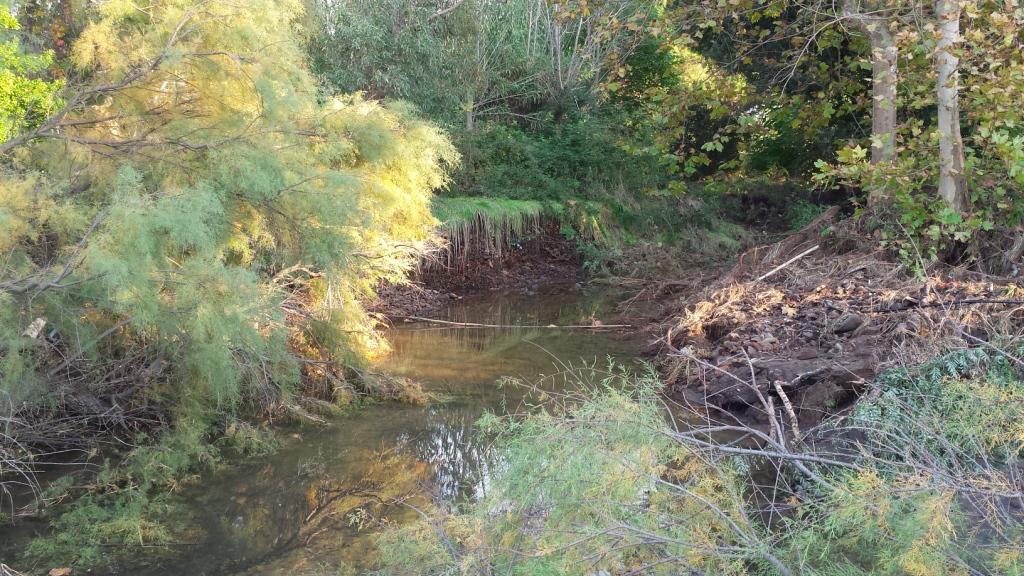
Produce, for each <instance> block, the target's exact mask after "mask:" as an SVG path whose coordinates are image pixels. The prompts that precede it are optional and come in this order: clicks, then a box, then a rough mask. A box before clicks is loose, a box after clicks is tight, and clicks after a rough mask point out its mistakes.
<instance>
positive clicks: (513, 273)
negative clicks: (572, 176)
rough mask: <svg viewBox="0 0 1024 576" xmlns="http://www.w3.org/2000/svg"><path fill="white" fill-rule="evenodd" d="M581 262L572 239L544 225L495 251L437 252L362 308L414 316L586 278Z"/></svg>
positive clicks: (378, 291) (375, 311) (395, 315)
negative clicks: (474, 297)
mask: <svg viewBox="0 0 1024 576" xmlns="http://www.w3.org/2000/svg"><path fill="white" fill-rule="evenodd" d="M582 264H583V262H582V259H581V257H580V254H579V251H578V250H577V248H576V245H575V243H574V242H572V241H570V240H567V239H566V238H564V237H563V236H562V235H561V234H559V233H558V230H557V228H553V227H548V228H545V229H544V230H543V232H542V233H541V234H538V235H536V236H534V237H532V238H530V239H527V240H523V241H521V242H518V243H515V244H514V245H512V246H510V247H508V248H505V249H503V250H502V251H501V252H500V253H499V252H495V251H493V250H468V251H464V252H462V253H460V254H459V256H458V257H454V258H453V257H450V256H449V254H448V253H446V252H441V253H440V254H438V255H437V256H436V257H434V258H433V259H431V260H429V261H425V262H423V263H422V264H421V266H420V268H419V270H417V271H416V273H415V274H413V276H412V278H411V279H410V282H409V283H408V284H401V285H394V284H392V285H385V286H381V287H380V288H379V289H378V290H377V295H378V297H377V299H376V300H375V301H373V302H370V303H368V304H367V308H368V310H369V311H370V312H373V313H377V314H382V315H383V316H385V317H389V318H394V317H399V316H419V315H423V314H424V313H426V312H429V311H431V310H436V309H437V308H438V307H440V306H442V305H443V304H444V303H445V302H447V301H449V300H454V299H459V298H462V297H464V296H467V295H470V294H476V293H480V292H489V291H498V290H510V291H517V292H527V293H529V292H535V291H536V290H537V289H538V288H540V287H541V286H551V285H555V284H566V285H570V286H571V285H573V284H576V283H579V282H583V281H584V280H586V273H585V272H584V270H583V266H582Z"/></svg>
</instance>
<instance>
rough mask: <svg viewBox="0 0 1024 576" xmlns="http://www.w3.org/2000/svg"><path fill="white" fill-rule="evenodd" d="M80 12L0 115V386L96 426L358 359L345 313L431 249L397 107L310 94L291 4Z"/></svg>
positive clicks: (417, 167) (448, 157) (419, 160)
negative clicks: (27, 102) (136, 405)
mask: <svg viewBox="0 0 1024 576" xmlns="http://www.w3.org/2000/svg"><path fill="white" fill-rule="evenodd" d="M2 17H3V18H6V19H7V20H4V22H8V21H9V20H10V14H9V13H8V12H6V11H5V12H4V13H3V15H2ZM86 18H87V21H88V23H87V25H85V26H84V29H83V30H82V32H81V34H80V35H79V36H78V38H77V39H76V40H75V41H74V43H73V46H72V48H71V50H70V61H69V62H68V63H67V67H66V70H67V73H66V78H67V80H66V85H65V86H63V88H62V89H61V90H60V91H59V93H58V94H56V95H55V96H54V97H53V98H54V102H58V101H59V103H60V104H59V105H48V106H44V107H41V108H39V107H37V108H35V109H33V111H32V114H35V111H36V110H46V111H47V112H48V113H47V114H45V115H43V116H41V117H39V116H33V115H32V114H30V113H28V112H23V113H22V114H21V117H20V118H15V119H14V120H13V121H11V120H9V119H5V120H4V122H5V124H4V126H6V127H9V131H8V133H5V134H3V137H5V138H6V141H4V142H3V143H2V144H0V154H2V160H0V162H2V171H0V223H2V227H0V228H2V230H0V391H2V393H3V394H4V395H5V396H10V399H11V402H12V403H13V405H15V406H24V407H31V406H33V405H34V404H35V403H38V402H41V401H43V400H44V399H47V398H53V397H56V398H57V399H58V400H60V401H62V402H64V403H65V404H66V406H67V407H68V408H69V409H78V410H81V411H83V412H85V413H109V409H110V407H111V405H114V406H124V405H125V402H127V401H128V399H129V398H132V397H134V396H136V395H139V394H142V395H144V396H145V395H150V396H152V395H156V397H158V398H163V399H168V400H171V401H174V402H176V403H177V402H178V400H181V399H183V398H188V399H190V400H189V405H199V406H204V405H213V406H217V405H219V406H224V405H225V404H227V403H233V402H237V401H238V400H240V399H245V398H251V399H260V400H266V401H268V402H270V403H271V404H272V403H274V402H275V401H277V400H278V399H280V398H281V397H282V395H283V394H285V393H286V392H287V390H288V389H290V388H293V387H294V386H295V385H296V384H297V383H298V382H299V381H300V380H302V378H301V377H302V375H303V374H304V375H305V376H306V380H309V379H310V378H311V377H314V378H313V379H317V378H318V379H319V381H322V382H323V384H324V386H325V387H326V389H327V390H328V391H330V390H331V387H332V385H333V386H337V385H342V384H344V382H343V381H342V380H341V379H342V378H343V376H342V375H341V374H342V373H341V371H340V368H341V366H342V365H343V364H345V363H353V362H358V361H359V358H363V357H365V356H366V355H367V354H371V353H373V351H374V349H375V348H377V347H379V346H380V344H379V342H378V341H377V340H376V338H375V336H374V334H373V332H372V330H371V329H372V322H371V321H370V319H369V318H368V317H367V315H366V314H365V313H364V311H363V310H362V308H361V306H360V300H361V299H362V298H363V297H365V296H366V295H368V294H369V293H370V292H371V291H372V289H373V287H374V286H375V285H376V284H377V283H378V282H379V281H380V280H382V279H401V278H402V277H403V275H404V273H405V271H406V270H407V269H408V268H409V266H410V265H411V264H412V263H413V261H414V258H415V256H416V254H417V251H418V250H419V249H421V248H422V247H423V246H425V244H426V243H428V242H430V241H431V237H432V228H433V225H434V223H435V222H434V220H433V217H432V216H431V214H430V210H429V202H430V198H431V193H432V190H434V189H436V188H438V187H440V186H443V185H444V184H445V182H446V178H447V176H446V167H447V166H448V165H449V164H450V163H452V162H454V161H455V160H456V156H455V153H454V151H453V148H452V146H451V145H450V143H449V142H448V140H447V139H446V138H445V136H444V135H443V134H442V133H441V132H440V131H439V130H438V129H437V128H435V127H434V126H432V125H430V124H428V123H426V122H423V121H421V120H419V119H417V117H416V115H415V114H414V113H413V111H412V110H411V109H410V108H409V107H407V106H406V105H404V104H401V103H392V104H387V105H384V104H380V103H376V102H369V101H365V100H362V99H361V98H359V97H353V96H344V95H339V96H334V95H330V94H323V93H321V91H320V89H319V86H318V84H317V82H316V81H315V79H314V77H313V76H312V75H311V74H310V72H309V70H308V68H307V67H306V65H305V64H304V62H305V53H304V50H303V45H302V43H301V42H300V40H299V38H300V35H299V33H300V30H299V25H300V22H301V21H302V3H301V2H300V1H298V0H284V1H280V0H256V1H255V2H244V3H242V2H221V1H216V2H214V1H207V0H168V1H165V2H157V3H152V4H149V5H146V6H141V5H136V4H134V3H130V2H116V1H110V2H100V3H95V4H92V5H90V8H89V12H88V13H87V15H86ZM5 46H6V47H5V48H4V49H5V51H7V50H8V48H7V47H9V46H10V45H9V44H7V45H5ZM5 53H6V52H5ZM5 58H6V56H5ZM9 108H10V107H8V109H9ZM4 113H5V114H8V115H10V112H8V111H7V110H5V112H4ZM8 118H9V116H8ZM44 325H45V328H43V327H42V326H44ZM332 383H333V384H332ZM85 397H88V398H89V400H88V401H83V400H81V399H82V398H85ZM6 401H7V400H6V399H5V403H6ZM76 402H77V404H75V403H76ZM72 404H74V405H72Z"/></svg>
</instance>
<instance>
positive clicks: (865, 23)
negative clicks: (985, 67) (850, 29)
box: [843, 0, 899, 205]
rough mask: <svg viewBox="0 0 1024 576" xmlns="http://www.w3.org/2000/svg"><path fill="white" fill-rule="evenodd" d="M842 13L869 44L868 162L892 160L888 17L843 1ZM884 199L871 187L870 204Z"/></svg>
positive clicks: (893, 66)
mask: <svg viewBox="0 0 1024 576" xmlns="http://www.w3.org/2000/svg"><path fill="white" fill-rule="evenodd" d="M843 16H844V17H846V18H849V19H850V20H852V21H853V22H854V23H856V25H857V26H858V27H859V28H860V29H861V30H862V31H863V32H864V34H865V35H866V36H867V37H868V40H869V42H870V43H871V99H872V103H871V163H872V164H886V163H892V162H895V161H896V121H897V111H898V108H897V102H896V87H897V84H898V82H899V47H897V46H896V39H895V38H894V37H893V35H892V31H891V30H890V29H889V19H888V18H886V17H885V15H884V14H883V13H882V12H881V10H878V9H877V7H875V6H874V5H871V6H867V7H863V6H861V3H860V2H859V1H858V0H844V2H843ZM887 199H888V195H887V194H886V193H885V190H872V191H871V192H870V194H869V197H868V202H869V204H871V205H879V204H882V203H884V202H885V201H886V200H887Z"/></svg>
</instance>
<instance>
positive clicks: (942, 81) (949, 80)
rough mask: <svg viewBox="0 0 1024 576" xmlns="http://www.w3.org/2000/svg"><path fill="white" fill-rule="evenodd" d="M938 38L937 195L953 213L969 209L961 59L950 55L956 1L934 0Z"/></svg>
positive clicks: (956, 31) (956, 37) (955, 35)
mask: <svg viewBox="0 0 1024 576" xmlns="http://www.w3.org/2000/svg"><path fill="white" fill-rule="evenodd" d="M935 15H936V17H937V18H938V33H939V38H938V42H937V44H936V54H935V70H936V72H937V74H936V76H937V78H936V88H935V89H936V100H937V104H938V117H939V196H940V197H941V198H942V199H943V200H944V201H945V202H946V203H947V204H948V205H949V206H950V207H951V208H953V209H954V210H957V211H964V210H966V209H967V208H968V204H969V202H968V199H967V182H966V177H965V176H964V143H963V138H962V136H961V135H960V104H959V92H960V72H959V66H960V59H959V58H958V57H957V56H956V54H955V53H954V52H953V50H955V48H956V44H957V43H958V42H959V41H960V2H959V0H936V2H935Z"/></svg>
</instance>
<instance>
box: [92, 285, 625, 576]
mask: <svg viewBox="0 0 1024 576" xmlns="http://www.w3.org/2000/svg"><path fill="white" fill-rule="evenodd" d="M613 303H614V300H613V299H612V298H610V297H609V296H608V295H607V294H600V293H586V292H578V291H575V290H574V289H570V290H564V291H560V292H559V291H552V292H548V293H543V294H540V295H521V294H520V295H515V294H487V295H482V296H479V297H474V298H468V299H465V300H460V301H454V302H452V303H451V304H450V305H449V306H448V307H447V308H446V309H445V310H443V311H440V312H438V313H436V314H435V315H434V316H435V317H436V318H438V319H444V320H450V321H457V322H476V323H485V324H498V325H517V326H523V325H532V326H546V325H548V324H556V325H568V324H590V323H591V322H593V321H594V320H604V321H605V322H606V323H608V319H607V318H606V317H605V315H606V314H608V313H609V310H610V308H611V305H612V304H613ZM388 337H389V340H390V341H391V343H392V346H393V353H392V354H391V355H390V356H389V357H388V358H387V359H385V360H383V361H382V362H380V364H379V365H378V366H376V367H375V368H374V369H375V370H377V371H380V372H386V373H390V374H394V375H399V376H406V377H409V378H411V379H414V380H416V381H419V382H421V383H422V384H423V387H424V390H425V391H427V392H429V393H431V394H432V395H434V396H435V398H436V399H437V400H436V401H434V402H432V403H430V404H429V405H427V406H409V405H397V404H392V403H387V404H378V405H372V406H369V407H364V408H360V409H357V410H354V411H353V412H352V413H350V414H348V415H346V416H343V417H341V418H338V419H337V421H335V422H332V424H331V425H330V426H327V427H324V428H320V429H316V428H309V427H306V428H302V429H297V430H296V431H295V432H294V433H293V434H291V435H290V436H288V437H286V439H285V442H284V445H283V446H282V448H281V449H280V450H279V451H278V452H277V453H275V454H274V455H272V456H269V457H266V458H262V459H255V460H247V461H243V462H238V463H234V464H233V465H231V466H227V467H224V468H222V469H221V470H219V471H217V472H215V473H212V474H209V475H206V476H204V477H203V478H201V479H199V480H198V481H197V482H195V483H193V485H192V487H190V488H186V489H185V490H184V491H183V492H182V493H181V494H180V495H178V497H177V499H178V500H179V501H180V502H183V503H184V508H185V510H186V513H187V515H188V516H189V517H190V518H189V519H190V520H191V521H192V522H191V524H192V525H194V526H196V527H197V528H196V530H195V533H194V534H192V535H190V537H189V538H187V539H186V541H185V542H181V543H180V544H178V545H175V546H171V547H169V548H161V549H140V550H138V554H135V555H134V558H133V559H131V560H129V561H128V562H127V564H122V565H121V566H116V567H108V568H107V569H106V570H113V571H114V573H122V574H129V573H130V574H138V575H152V576H167V575H172V574H174V575H178V574H190V575H211V576H212V575H227V574H246V575H253V576H255V575H284V574H288V575H294V574H309V575H312V574H345V573H362V572H364V571H366V570H368V569H371V568H373V567H374V565H375V562H376V556H375V551H374V546H373V540H374V533H375V532H376V531H377V530H379V526H380V522H389V523H401V522H407V521H410V520H413V519H415V518H416V516H417V512H416V511H415V509H414V508H418V507H419V506H417V504H423V503H425V502H427V501H428V499H431V498H433V499H444V500H453V499H462V498H475V497H478V496H479V495H481V494H482V493H484V491H485V490H486V486H487V478H488V471H489V467H490V465H491V461H490V460H489V458H488V456H487V455H486V450H485V448H486V446H485V445H484V442H486V439H485V438H482V437H481V435H479V434H477V433H476V432H475V430H474V428H473V423H474V422H475V421H476V420H477V419H478V418H479V417H480V416H481V415H482V414H483V413H484V411H485V410H491V411H495V412H499V413H507V412H509V411H513V410H518V409H521V408H522V407H523V404H524V401H526V400H529V394H528V393H527V392H526V390H525V389H524V388H522V387H515V386H500V385H498V381H499V380H502V379H504V378H508V377H512V378H521V379H524V380H526V381H531V382H536V381H538V379H539V378H541V376H542V375H548V376H550V375H552V374H557V373H558V372H559V371H560V370H562V369H563V368H564V366H565V364H573V365H580V364H582V363H594V362H596V363H597V364H598V365H599V366H603V365H605V364H606V362H607V358H608V357H615V358H617V359H619V360H620V361H625V362H630V361H632V359H633V358H635V357H636V355H637V350H638V344H637V343H636V342H635V341H630V340H629V339H627V338H625V337H623V336H622V335H620V334H615V333H613V332H610V331H593V330H556V329H550V328H453V327H442V326H437V325H429V324H423V323H409V324H404V325H401V326H397V327H395V328H394V329H392V330H390V331H389V333H388ZM545 386H546V387H551V388H556V389H557V388H559V387H561V386H564V382H562V381H560V380H559V379H558V378H549V379H547V380H545ZM394 499H403V500H404V502H405V503H406V504H408V505H391V504H382V503H381V500H384V501H392V500H394ZM104 571H105V570H104Z"/></svg>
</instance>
